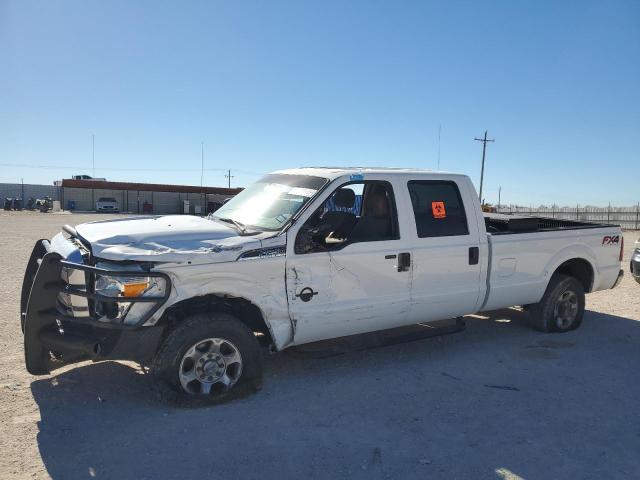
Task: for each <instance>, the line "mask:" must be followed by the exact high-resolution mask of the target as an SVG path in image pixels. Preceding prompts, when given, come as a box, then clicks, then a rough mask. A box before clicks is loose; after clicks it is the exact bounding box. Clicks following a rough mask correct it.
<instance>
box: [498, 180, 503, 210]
mask: <svg viewBox="0 0 640 480" xmlns="http://www.w3.org/2000/svg"><path fill="white" fill-rule="evenodd" d="M501 196H502V185H500V186H499V187H498V210H500V197H501Z"/></svg>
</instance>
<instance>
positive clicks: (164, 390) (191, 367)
mask: <svg viewBox="0 0 640 480" xmlns="http://www.w3.org/2000/svg"><path fill="white" fill-rule="evenodd" d="M151 372H152V375H153V376H154V379H155V382H156V387H157V390H158V393H159V396H160V398H161V399H162V400H164V401H169V402H171V403H178V404H185V405H211V404H216V403H221V402H225V401H228V400H231V399H233V398H236V397H239V396H244V395H247V394H250V393H253V392H255V391H256V390H258V389H259V388H260V387H261V381H262V354H261V351H260V346H259V344H258V341H257V340H256V338H255V335H254V334H253V332H252V331H251V330H250V329H249V328H248V327H247V326H246V325H245V324H244V323H242V322H241V321H240V320H238V319H237V318H235V317H233V316H232V315H229V314H226V313H208V314H196V315H192V316H190V317H188V318H186V319H185V320H184V321H183V322H181V323H180V324H178V326H177V327H175V329H174V330H173V331H172V332H171V333H169V335H168V336H167V338H166V339H165V340H164V342H163V343H162V345H161V346H160V348H159V349H158V352H157V353H156V356H155V359H154V361H153V363H152V366H151Z"/></svg>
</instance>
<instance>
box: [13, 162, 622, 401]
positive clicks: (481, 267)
mask: <svg viewBox="0 0 640 480" xmlns="http://www.w3.org/2000/svg"><path fill="white" fill-rule="evenodd" d="M622 243H623V242H622V235H621V231H620V227H618V226H615V225H596V224H591V223H584V222H574V221H564V220H557V219H549V218H538V217H513V216H508V215H496V214H484V213H483V212H482V210H481V206H480V202H479V200H478V196H477V194H476V192H475V189H474V187H473V184H472V183H471V181H470V179H469V178H468V177H467V176H464V175H458V174H450V173H441V172H429V171H421V170H409V169H382V168H379V169H375V168H301V169H291V170H283V171H278V172H275V173H272V174H270V175H267V176H265V177H264V178H262V179H260V180H259V181H258V182H256V183H255V184H253V185H252V186H250V187H248V188H246V189H245V190H243V191H242V192H241V193H240V194H238V195H237V196H236V197H234V198H233V199H232V200H230V201H229V202H227V203H226V204H225V205H223V206H222V207H221V208H220V209H219V210H217V211H216V212H215V213H214V214H212V215H210V216H209V217H205V218H200V217H194V216H184V215H182V216H146V217H134V218H130V219H115V220H107V221H97V222H90V223H85V224H81V225H78V226H76V227H75V228H73V227H70V226H65V227H64V229H63V232H61V233H60V234H58V235H56V236H55V237H54V238H53V239H51V240H50V241H49V240H41V241H39V242H37V243H36V245H35V247H34V249H33V252H32V254H31V259H30V261H29V263H28V265H27V269H26V274H25V278H24V283H23V290H22V299H21V311H22V326H23V331H24V347H25V360H26V367H27V369H28V371H29V372H31V373H32V374H34V375H41V374H47V373H49V372H51V371H52V370H54V369H55V368H57V367H59V366H61V365H65V364H69V363H74V362H78V361H81V360H85V359H92V360H94V361H97V360H104V359H126V360H134V361H137V362H140V363H141V364H144V365H147V366H148V367H149V368H150V371H151V373H152V374H153V375H154V377H155V379H156V384H157V386H158V392H159V393H160V394H161V396H162V397H163V398H166V399H170V400H176V401H182V402H187V403H196V404H198V403H215V402H217V401H220V400H223V399H225V398H229V397H230V396H233V395H234V392H235V393H238V392H242V391H248V390H249V391H250V390H254V389H256V388H259V387H260V385H261V374H262V364H261V359H262V355H261V351H262V350H261V344H264V345H268V346H269V348H270V349H271V350H272V351H279V350H282V349H285V348H287V347H291V346H294V345H300V344H305V343H308V342H314V341H318V340H323V339H328V338H335V337H341V336H347V335H354V334H360V333H364V332H371V331H378V330H385V329H390V328H393V327H399V326H404V325H411V324H416V323H424V322H432V321H437V320H441V319H448V318H458V317H461V316H464V315H467V314H473V313H475V312H479V311H483V310H494V309H499V308H504V307H510V306H514V305H520V306H525V307H527V310H528V311H529V318H530V323H531V325H532V326H533V327H534V328H536V329H538V330H542V331H545V332H567V331H570V330H573V329H575V328H577V327H578V326H579V325H580V323H581V321H582V317H583V313H584V308H585V293H589V292H594V291H597V290H604V289H610V288H614V287H615V286H616V285H617V284H618V283H619V282H620V279H621V278H622V270H621V268H620V262H621V252H622Z"/></svg>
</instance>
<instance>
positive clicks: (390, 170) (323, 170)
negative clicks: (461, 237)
mask: <svg viewBox="0 0 640 480" xmlns="http://www.w3.org/2000/svg"><path fill="white" fill-rule="evenodd" d="M274 173H280V174H286V175H313V176H317V177H325V178H329V179H331V180H333V179H334V178H337V177H341V176H343V175H349V174H354V173H376V174H383V175H420V176H428V175H451V176H460V177H465V176H466V175H463V174H461V173H452V172H443V171H439V170H428V169H421V168H398V167H301V168H289V169H286V170H278V171H277V172H274Z"/></svg>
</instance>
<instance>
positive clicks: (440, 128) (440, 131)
mask: <svg viewBox="0 0 640 480" xmlns="http://www.w3.org/2000/svg"><path fill="white" fill-rule="evenodd" d="M441 133H442V124H439V125H438V170H440V134H441Z"/></svg>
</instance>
